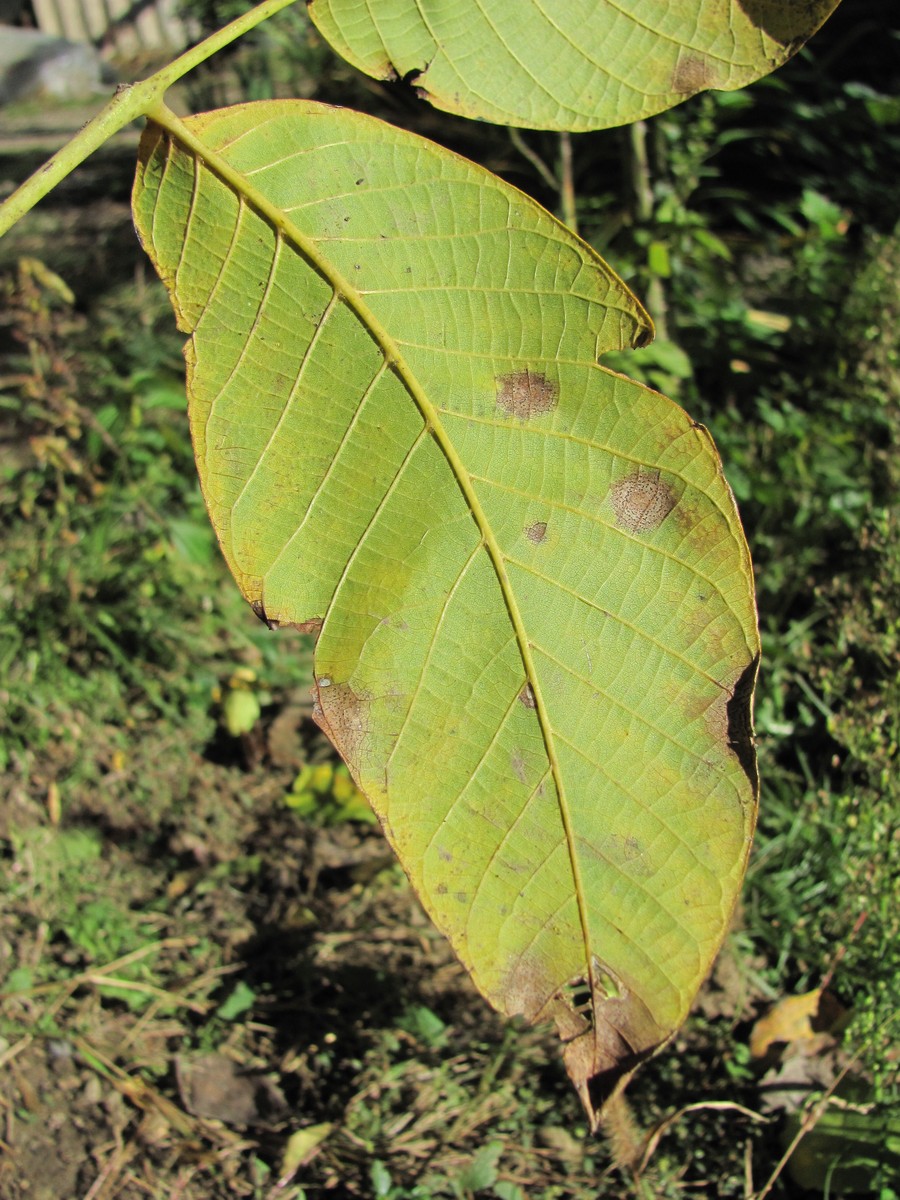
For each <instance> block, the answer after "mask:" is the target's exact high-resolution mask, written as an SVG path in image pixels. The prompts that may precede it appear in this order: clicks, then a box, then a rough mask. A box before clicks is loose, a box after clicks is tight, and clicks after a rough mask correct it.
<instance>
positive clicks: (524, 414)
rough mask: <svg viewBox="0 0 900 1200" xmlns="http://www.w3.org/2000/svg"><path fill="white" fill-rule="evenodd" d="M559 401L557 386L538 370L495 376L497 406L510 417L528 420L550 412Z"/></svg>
mask: <svg viewBox="0 0 900 1200" xmlns="http://www.w3.org/2000/svg"><path fill="white" fill-rule="evenodd" d="M558 403H559V388H558V387H557V386H556V384H555V383H554V382H553V381H552V380H551V379H548V378H547V376H546V375H542V374H541V372H540V371H529V370H528V368H527V367H526V369H525V370H524V371H513V372H512V373H511V374H509V375H498V376H497V406H498V408H501V409H502V410H503V411H504V412H505V413H507V414H508V415H509V416H511V417H518V418H519V419H520V420H521V421H530V420H531V418H532V417H537V416H539V415H540V414H541V413H547V412H552V411H553V409H554V408H556V406H557V404H558Z"/></svg>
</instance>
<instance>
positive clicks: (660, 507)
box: [609, 470, 677, 533]
mask: <svg viewBox="0 0 900 1200" xmlns="http://www.w3.org/2000/svg"><path fill="white" fill-rule="evenodd" d="M609 498H610V503H611V504H612V508H613V512H614V513H615V515H616V524H617V525H618V526H619V528H620V529H625V530H627V531H628V532H629V533H652V532H653V531H654V529H659V527H660V525H662V523H663V521H664V520H665V519H666V517H667V516H668V515H669V513H670V512H671V511H672V509H673V508H674V507H675V505H676V503H677V498H676V496H675V493H674V492H673V491H672V488H671V487H670V485H669V484H668V483H666V481H665V480H664V479H663V478H662V476H661V474H660V472H659V471H646V470H637V471H632V472H631V473H630V474H628V475H625V476H623V477H622V478H621V479H619V480H617V482H616V483H614V484H613V486H612V489H611V491H610V497H609Z"/></svg>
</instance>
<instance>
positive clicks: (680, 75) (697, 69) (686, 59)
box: [672, 54, 719, 95]
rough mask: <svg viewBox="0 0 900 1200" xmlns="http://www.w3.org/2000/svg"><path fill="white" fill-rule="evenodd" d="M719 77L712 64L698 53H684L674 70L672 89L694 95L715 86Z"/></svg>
mask: <svg viewBox="0 0 900 1200" xmlns="http://www.w3.org/2000/svg"><path fill="white" fill-rule="evenodd" d="M718 80H719V77H718V75H717V74H716V71H715V69H714V68H713V66H712V64H711V63H710V62H709V61H708V60H707V59H705V58H700V57H698V56H697V55H696V54H683V55H682V56H681V57H680V58H679V60H678V62H677V63H676V64H675V70H674V71H673V72H672V91H673V92H684V93H685V94H686V95H693V93H694V92H702V91H703V90H704V89H705V88H711V87H715V86H716V84H717V83H718Z"/></svg>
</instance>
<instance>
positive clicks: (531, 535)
mask: <svg viewBox="0 0 900 1200" xmlns="http://www.w3.org/2000/svg"><path fill="white" fill-rule="evenodd" d="M525 536H526V537H527V538H528V540H529V542H534V544H535V546H539V545H540V544H541V542H545V541H546V540H547V522H546V521H532V522H531V524H530V525H526V526H525Z"/></svg>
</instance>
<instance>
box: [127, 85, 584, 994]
mask: <svg viewBox="0 0 900 1200" xmlns="http://www.w3.org/2000/svg"><path fill="white" fill-rule="evenodd" d="M147 117H148V119H149V120H151V121H153V122H154V123H155V124H157V125H159V126H160V127H161V128H162V129H164V130H166V132H167V133H169V134H170V135H171V136H172V137H173V138H174V139H176V140H178V141H179V142H181V143H182V145H184V146H186V147H187V148H188V149H189V150H190V151H191V152H192V153H193V154H194V155H196V156H197V157H198V158H200V159H201V160H202V161H203V162H204V163H205V164H206V165H207V167H209V168H210V170H212V171H213V172H214V173H215V174H216V175H218V176H219V178H220V179H221V180H222V181H223V182H224V183H226V184H227V185H228V186H229V187H231V188H232V189H233V190H234V191H235V192H236V193H237V195H238V196H242V197H243V198H244V200H245V201H246V202H247V203H248V204H250V205H251V206H252V207H253V208H254V209H256V211H257V212H258V213H259V215H260V216H261V217H263V218H264V219H265V220H266V221H268V222H269V223H270V224H271V225H273V226H274V228H275V229H276V230H278V231H279V232H280V233H281V234H282V235H283V236H284V238H285V239H286V240H287V241H289V242H291V243H292V244H293V245H294V247H295V248H296V249H297V250H298V251H299V252H300V254H301V255H302V256H303V258H304V259H305V260H306V261H307V262H308V263H309V265H310V266H311V267H312V268H313V269H314V270H315V271H317V272H318V274H319V275H320V276H321V277H322V278H323V279H324V280H325V282H326V283H328V284H329V285H330V286H331V288H332V290H333V292H334V297H333V302H337V301H341V300H342V301H344V303H346V304H347V306H348V308H350V310H351V311H352V312H353V313H354V314H355V315H356V317H357V319H358V320H359V321H360V322H361V324H362V325H364V326H365V328H366V329H367V330H368V332H369V334H370V335H371V337H372V339H373V340H374V341H375V343H376V344H377V345H378V347H379V349H380V350H381V352H382V354H383V355H384V359H385V363H386V367H387V369H390V370H393V371H394V373H395V374H396V375H397V377H398V378H399V379H400V381H401V383H402V384H403V386H404V387H405V389H406V391H407V393H408V394H409V396H410V399H411V400H412V401H413V403H414V404H415V405H416V407H417V408H418V410H419V412H420V413H421V415H422V419H423V421H424V422H425V426H426V430H427V431H428V432H430V433H431V435H432V436H433V437H434V439H435V441H436V442H437V444H438V446H439V447H440V449H441V452H442V453H443V455H444V457H445V458H446V459H447V462H448V464H449V466H450V469H451V471H452V472H453V476H454V478H455V479H456V482H457V485H458V487H459V488H460V491H461V492H462V493H463V497H464V498H465V500H466V503H467V504H468V506H469V510H470V512H471V513H472V516H473V518H474V520H475V524H476V525H477V527H478V530H479V533H480V534H481V539H482V543H483V545H484V547H485V549H486V550H487V553H488V557H489V558H490V560H491V565H492V566H493V568H494V571H495V573H496V575H497V581H498V583H499V585H500V591H501V593H502V595H503V600H504V603H505V604H506V609H507V612H508V614H509V618H510V621H511V622H512V626H513V631H514V633H515V637H516V642H517V644H518V647H519V654H520V656H521V659H522V665H523V666H524V668H525V677H526V681H527V683H528V684H529V685H530V687H531V690H532V694H533V696H534V700H535V712H536V714H537V718H538V724H539V726H540V730H541V737H542V738H543V742H544V748H545V750H546V752H547V757H548V760H549V762H550V770H551V774H552V776H553V782H554V785H555V787H556V796H557V804H558V806H559V813H560V820H561V821H562V825H563V831H564V833H565V837H566V845H567V848H568V851H569V862H570V865H571V868H572V879H573V883H574V886H575V895H576V901H577V904H578V914H579V919H580V922H581V930H582V938H583V942H584V951H585V974H586V977H587V979H588V982H589V985H590V987H591V992H592V994H593V991H594V982H595V981H594V967H593V954H592V950H591V938H590V924H589V920H588V914H587V906H586V898H585V891H584V885H583V881H582V877H581V869H580V864H579V860H578V855H577V852H576V848H575V835H574V828H573V825H572V818H571V813H570V811H569V805H568V799H567V797H566V792H565V786H564V783H563V776H562V769H561V767H560V763H559V758H558V756H557V753H556V746H555V739H554V733H553V729H552V726H551V724H550V719H549V715H548V713H547V709H546V705H545V704H544V699H543V696H542V694H541V690H540V687H539V685H538V680H537V672H536V670H535V666H534V660H533V658H532V655H531V646H530V643H529V641H528V635H527V632H526V630H525V625H524V622H523V620H522V614H521V613H520V611H519V607H518V604H517V603H516V598H515V594H514V592H513V588H512V584H511V583H510V580H509V576H508V575H507V572H506V566H505V555H504V554H503V551H502V550H501V549H500V546H499V544H498V542H497V540H496V537H495V536H494V533H493V531H492V529H491V526H490V523H489V521H488V519H487V516H486V514H485V512H484V509H483V508H482V506H481V502H480V501H479V499H478V495H477V493H476V491H475V488H474V486H473V484H472V481H471V479H470V477H469V473H468V471H467V470H466V467H465V465H464V464H463V462H462V460H461V459H460V457H459V455H458V454H457V452H456V449H455V447H454V446H453V443H452V442H451V440H450V438H449V436H448V434H447V432H446V430H445V429H444V427H443V425H442V423H441V419H440V415H439V411H438V409H437V408H436V407H435V406H434V405H433V404H432V403H431V401H430V400H429V399H428V397H427V395H426V394H425V392H424V389H423V388H422V386H421V385H420V384H419V381H418V380H417V378H416V377H415V375H414V374H413V372H412V370H411V369H410V368H409V366H408V365H407V363H406V360H405V359H404V357H403V355H402V353H401V352H400V349H399V346H398V344H397V342H396V341H395V340H394V339H393V338H392V337H391V335H390V334H389V333H388V331H387V330H386V329H385V327H384V326H383V325H382V323H381V322H380V321H379V320H378V318H377V317H376V316H375V314H374V313H373V312H372V310H371V309H370V308H369V306H368V305H367V304H366V302H365V301H364V300H363V298H362V296H361V295H360V293H359V292H358V291H357V289H356V288H354V287H353V285H352V284H351V283H350V282H349V281H348V280H347V279H346V278H345V277H344V275H343V274H342V273H341V272H340V271H339V270H337V268H336V267H335V266H334V265H333V264H332V263H331V262H330V261H329V260H328V259H327V258H326V257H325V256H324V255H323V254H322V253H321V252H320V250H319V248H318V246H317V245H316V243H315V242H314V241H313V239H311V238H309V237H307V236H306V235H305V234H304V233H302V232H301V231H300V230H299V229H298V228H297V227H296V226H295V225H294V224H293V222H292V221H289V220H287V219H286V218H285V216H284V213H283V212H282V210H280V209H279V208H278V207H277V206H276V205H275V204H273V203H272V202H271V201H270V200H269V199H268V198H267V197H266V196H265V195H264V194H263V193H262V192H260V191H259V190H258V189H257V188H255V187H253V185H252V184H251V183H249V182H248V180H247V178H246V176H245V175H244V174H243V173H242V172H240V171H237V170H236V169H235V168H234V167H232V166H231V164H230V163H229V162H228V161H227V160H226V159H225V158H223V157H222V156H221V155H220V154H218V153H217V152H216V151H215V150H212V149H210V148H209V147H208V146H206V145H205V144H204V143H203V141H202V140H201V139H200V138H198V137H196V135H195V134H193V133H192V132H191V130H190V128H189V127H188V126H187V125H186V124H185V123H184V121H182V120H181V118H180V117H178V116H177V115H176V114H175V113H174V112H172V110H171V109H170V108H169V107H168V106H167V105H166V104H164V103H162V102H160V103H159V104H158V105H156V106H155V107H154V108H153V109H152V110H150V111H149V112H148V113H147Z"/></svg>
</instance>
